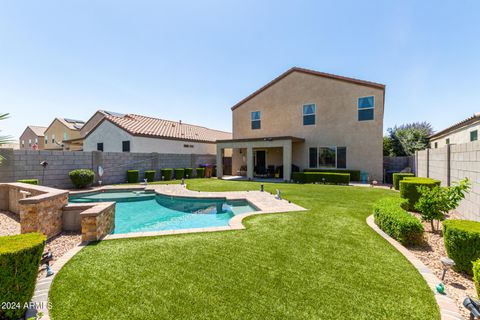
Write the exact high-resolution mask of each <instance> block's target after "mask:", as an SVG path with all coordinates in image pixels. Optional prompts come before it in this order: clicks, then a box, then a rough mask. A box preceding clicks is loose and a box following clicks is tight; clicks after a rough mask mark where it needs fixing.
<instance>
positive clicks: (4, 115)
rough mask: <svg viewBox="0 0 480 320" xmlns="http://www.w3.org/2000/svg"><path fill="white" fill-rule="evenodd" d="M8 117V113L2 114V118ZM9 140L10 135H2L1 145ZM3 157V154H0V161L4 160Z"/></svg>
mask: <svg viewBox="0 0 480 320" xmlns="http://www.w3.org/2000/svg"><path fill="white" fill-rule="evenodd" d="M7 118H8V113H4V114H0V120H5V119H7ZM0 131H1V130H0ZM9 142H10V137H8V136H0V145H2V144H6V143H9ZM3 159H4V157H2V155H1V154H0V163H1V162H2V160H3Z"/></svg>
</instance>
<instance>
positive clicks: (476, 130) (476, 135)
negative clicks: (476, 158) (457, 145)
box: [470, 129, 478, 142]
mask: <svg viewBox="0 0 480 320" xmlns="http://www.w3.org/2000/svg"><path fill="white" fill-rule="evenodd" d="M473 133H475V138H476V139H475V140H472V134H473ZM473 141H478V129H475V130H472V131H470V142H473Z"/></svg>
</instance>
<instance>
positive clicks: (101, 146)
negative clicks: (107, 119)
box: [97, 142, 103, 151]
mask: <svg viewBox="0 0 480 320" xmlns="http://www.w3.org/2000/svg"><path fill="white" fill-rule="evenodd" d="M97 151H103V142H99V143H97Z"/></svg>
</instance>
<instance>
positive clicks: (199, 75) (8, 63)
mask: <svg viewBox="0 0 480 320" xmlns="http://www.w3.org/2000/svg"><path fill="white" fill-rule="evenodd" d="M479 39H480V2H479V1H389V0H382V1H250V0H246V1H209V0H204V1H165V2H163V1H128V2H127V1H119V0H116V1H73V0H72V1H48V0H45V1H33V0H32V1H30V0H26V1H0V113H2V112H9V113H10V114H11V118H10V119H9V120H7V121H2V123H0V129H1V130H2V133H3V134H5V133H8V134H10V135H12V136H14V137H18V136H19V135H20V134H21V132H22V131H23V129H24V128H25V126H26V125H29V124H35V125H48V124H49V123H50V122H51V120H52V119H53V118H54V117H55V116H63V117H67V118H78V119H85V120H86V119H88V118H89V117H90V116H91V115H92V114H93V113H94V112H95V110H97V109H106V110H111V111H118V112H123V113H138V114H144V115H151V116H156V117H160V118H165V119H171V120H180V119H181V120H182V121H184V122H188V123H194V124H199V125H204V126H208V127H212V128H217V129H223V130H230V129H231V113H230V107H231V106H232V105H234V104H235V103H236V102H237V101H239V100H241V99H242V98H244V97H245V96H246V95H248V94H250V93H251V92H253V91H254V90H256V89H257V88H259V87H260V86H262V85H264V84H265V83H267V82H268V81H270V80H271V79H273V78H274V77H276V76H277V75H279V74H281V73H282V72H284V71H286V70H287V69H289V68H290V67H292V66H299V67H305V68H311V69H315V70H319V71H324V72H329V73H335V74H339V75H343V76H350V77H355V78H360V79H365V80H370V81H375V82H380V83H384V84H386V85H387V93H386V104H385V129H386V128H388V127H391V126H394V125H395V124H402V123H406V122H412V121H429V122H431V123H432V124H433V126H434V128H435V129H437V130H438V129H442V128H444V127H446V126H448V125H450V124H453V123H454V122H456V121H459V120H462V119H464V118H466V117H468V116H471V115H472V114H473V113H474V112H478V111H480V106H479V102H478V100H479V96H480V41H479Z"/></svg>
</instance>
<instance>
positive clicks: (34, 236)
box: [0, 233, 46, 319]
mask: <svg viewBox="0 0 480 320" xmlns="http://www.w3.org/2000/svg"><path fill="white" fill-rule="evenodd" d="M45 240H46V239H45V236H44V235H42V234H39V233H26V234H20V235H15V236H4V237H0V288H1V289H0V304H1V305H3V303H6V302H15V303H19V305H20V306H21V308H13V309H7V308H0V319H19V318H21V317H23V315H24V314H25V312H26V309H24V308H23V306H24V305H25V304H26V303H28V302H30V300H31V299H32V296H33V292H34V290H35V282H36V280H37V273H38V266H39V264H40V259H41V257H42V253H43V248H44V246H45Z"/></svg>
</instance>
